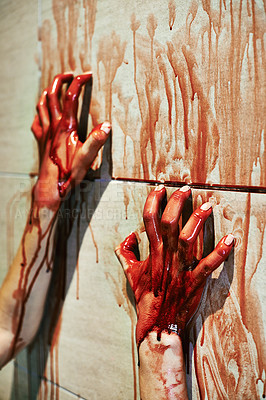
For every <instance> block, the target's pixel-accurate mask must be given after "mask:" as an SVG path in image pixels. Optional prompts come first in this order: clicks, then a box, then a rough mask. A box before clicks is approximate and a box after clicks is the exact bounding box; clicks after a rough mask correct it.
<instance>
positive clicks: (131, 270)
mask: <svg viewBox="0 0 266 400" xmlns="http://www.w3.org/2000/svg"><path fill="white" fill-rule="evenodd" d="M136 252H138V241H137V237H136V234H135V233H134V232H132V233H131V234H130V235H129V236H128V237H127V238H126V239H125V240H124V241H123V242H122V243H121V244H120V245H119V246H118V247H117V248H116V249H115V254H116V256H117V258H118V260H119V261H120V263H121V265H122V267H123V270H124V272H125V274H126V276H127V279H128V281H129V284H130V286H131V288H132V290H133V291H135V289H136V283H137V282H136V281H137V279H136V278H137V277H136V274H137V270H136V267H137V265H138V264H139V260H138V258H137V256H136Z"/></svg>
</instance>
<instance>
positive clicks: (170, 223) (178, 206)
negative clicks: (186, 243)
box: [161, 186, 191, 251]
mask: <svg viewBox="0 0 266 400" xmlns="http://www.w3.org/2000/svg"><path fill="white" fill-rule="evenodd" d="M190 193H191V190H190V188H189V186H183V187H182V188H181V189H179V190H176V191H175V192H174V193H173V194H172V196H171V197H170V199H169V201H168V203H167V205H166V207H165V210H164V212H163V215H162V219H161V229H162V237H163V242H164V244H165V245H166V246H167V247H169V248H170V249H171V250H173V251H174V250H177V244H178V222H179V218H180V215H181V212H182V209H183V207H184V204H185V202H186V200H187V199H188V197H189V195H190Z"/></svg>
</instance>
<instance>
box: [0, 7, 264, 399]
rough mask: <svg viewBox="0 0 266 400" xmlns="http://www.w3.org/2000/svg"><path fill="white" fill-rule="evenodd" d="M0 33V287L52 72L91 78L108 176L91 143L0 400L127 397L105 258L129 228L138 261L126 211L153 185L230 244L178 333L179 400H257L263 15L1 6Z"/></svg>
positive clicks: (119, 326) (26, 194) (129, 355)
mask: <svg viewBox="0 0 266 400" xmlns="http://www.w3.org/2000/svg"><path fill="white" fill-rule="evenodd" d="M0 20H1V24H0V29H1V35H0V38H1V46H0V54H1V65H0V68H1V94H0V95H1V112H0V119H1V126H2V131H1V136H0V140H1V145H0V152H1V157H0V183H1V188H2V190H1V196H0V204H1V208H0V220H1V226H2V229H1V241H0V245H1V255H2V257H1V269H0V278H1V280H2V279H3V277H4V275H5V273H6V271H7V268H8V265H9V264H10V262H11V260H12V257H13V256H14V253H15V251H16V248H17V246H18V243H19V240H20V237H21V234H22V230H23V225H24V223H25V219H26V215H27V210H28V208H29V200H30V187H31V185H32V184H33V182H34V177H32V176H33V175H35V174H36V173H37V171H38V170H37V165H38V164H37V151H36V146H35V143H34V140H33V137H32V136H31V133H30V126H31V122H32V119H33V116H34V106H35V104H36V100H37V98H38V95H39V93H40V92H41V90H42V89H43V88H45V87H46V86H47V85H48V84H49V83H50V82H51V80H52V78H53V76H54V74H56V73H58V72H61V71H67V70H73V71H74V72H75V73H80V72H82V71H85V70H88V69H91V70H92V71H93V73H94V84H93V94H92V107H91V115H90V125H92V124H93V123H97V122H101V121H103V120H105V119H111V120H112V124H113V134H112V135H113V136H112V166H113V169H112V179H111V178H110V177H109V175H108V165H107V164H108V159H109V158H110V157H108V146H106V147H107V149H106V150H107V151H106V152H105V153H107V154H105V156H104V168H102V170H101V177H100V179H98V180H97V181H95V182H87V184H86V185H85V186H84V187H83V189H82V191H81V193H80V192H79V191H76V192H75V198H76V200H78V203H77V205H75V207H73V206H72V211H71V213H72V214H71V215H72V216H76V218H75V219H74V220H73V221H72V222H73V226H72V228H71V229H70V225H69V224H68V225H66V223H65V222H61V224H60V226H59V229H60V230H59V234H60V238H61V240H59V241H58V244H57V257H56V258H55V276H54V281H53V285H52V288H51V292H50V294H49V298H48V300H49V301H48V304H47V308H46V312H45V318H44V320H43V323H42V327H41V329H40V333H39V335H38V336H37V338H36V340H35V342H34V344H33V345H32V346H30V348H29V349H27V350H25V351H24V352H22V353H21V354H20V355H19V356H18V357H17V359H16V361H15V363H14V364H13V363H10V365H8V366H7V367H6V368H4V369H3V370H2V371H1V374H0V399H3V400H5V399H19V400H20V399H28V398H33V399H35V398H38V399H57V398H59V399H60V400H62V399H63V400H65V399H67V400H68V399H75V398H85V399H90V400H94V399H95V400H96V399H97V400H98V399H101V400H103V399H104V400H105V399H106V400H107V399H108V400H109V399H114V400H124V399H136V398H138V382H137V381H138V378H137V353H136V349H135V346H134V325H135V322H136V316H135V311H134V308H133V306H132V303H131V300H132V298H131V293H130V290H129V288H128V287H127V285H126V280H125V277H124V275H123V272H122V270H121V267H120V265H119V263H118V261H117V260H116V258H115V256H114V251H113V250H114V248H115V246H116V245H117V244H118V243H120V242H121V241H122V239H124V237H125V236H126V235H127V234H128V233H129V232H130V231H132V230H136V229H137V230H138V231H139V232H140V237H141V248H142V256H143V257H145V255H146V254H147V250H148V248H147V240H146V238H145V235H144V234H143V233H141V232H142V230H143V225H142V209H143V205H144V202H145V198H146V196H147V194H148V193H149V191H150V190H151V189H152V187H153V186H152V184H153V183H155V182H159V181H160V182H166V183H167V185H168V186H169V189H168V193H169V194H170V193H171V192H172V191H173V190H174V184H175V185H176V184H183V183H184V182H185V183H190V184H192V186H193V196H192V202H191V204H188V206H187V207H188V208H189V207H194V208H195V207H196V206H197V205H198V204H200V203H201V202H202V201H207V200H209V201H211V202H212V204H213V209H214V212H213V217H214V218H213V224H214V236H213V237H209V238H207V239H209V240H214V241H215V243H217V242H218V241H219V240H220V239H221V238H222V237H223V236H224V235H225V234H227V233H229V232H232V233H233V234H234V235H235V236H236V246H235V250H234V254H233V255H232V256H230V257H229V260H228V261H227V262H226V263H225V264H224V265H223V266H221V267H220V268H219V270H218V271H216V272H215V274H213V276H212V277H211V278H210V279H209V280H208V283H207V285H206V290H205V291H204V294H203V298H202V303H201V305H200V307H199V309H198V310H197V313H196V315H195V317H194V318H193V320H192V321H191V324H190V341H191V345H190V363H189V366H190V373H189V376H188V383H189V394H190V397H191V398H193V399H198V398H200V395H201V398H208V399H220V398H225V399H232V398H234V399H259V398H261V396H262V393H263V382H262V381H263V380H264V379H265V359H266V357H265V356H266V354H265V349H266V347H265V334H264V332H265V329H266V314H265V306H266V298H265V293H266V285H265V279H264V271H263V268H265V259H266V248H265V245H266V243H265V224H266V212H265V211H266V209H265V188H266V175H265V171H266V169H265V152H264V149H265V84H266V80H265V52H263V46H264V42H263V39H264V40H265V29H264V28H265V5H264V3H263V2H262V1H260V0H256V1H255V0H234V1H233V0H223V1H222V0H220V1H219V0H216V1H215V0H212V1H210V2H207V1H203V0H202V1H197V0H196V1H195V0H191V1H174V0H173V1H170V2H169V3H168V1H159V0H154V1H153V2H152V3H151V2H149V1H146V0H145V1H135V2H133V4H132V2H128V1H115V0H113V1H112V2H109V1H106V0H102V1H98V2H97V1H96V0H91V1H87V0H84V1H81V0H77V1H66V0H61V1H52V0H39V2H37V1H36V0H35V1H33V0H27V1H24V2H21V3H17V2H15V1H13V0H11V1H1V5H0ZM170 28H172V29H170ZM118 178H119V179H118ZM236 189H238V190H236ZM67 210H69V204H67V205H66V213H68V211H67ZM77 215H78V216H77ZM210 223H211V222H210ZM60 267H61V268H60ZM62 299H63V300H62ZM193 346H194V351H193ZM40 377H41V378H40Z"/></svg>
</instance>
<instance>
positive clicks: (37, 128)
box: [31, 114, 42, 142]
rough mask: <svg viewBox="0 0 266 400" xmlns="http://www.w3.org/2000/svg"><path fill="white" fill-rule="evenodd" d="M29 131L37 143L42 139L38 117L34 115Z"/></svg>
mask: <svg viewBox="0 0 266 400" xmlns="http://www.w3.org/2000/svg"><path fill="white" fill-rule="evenodd" d="M31 131H32V133H33V134H34V136H35V138H36V140H37V142H40V140H41V137H42V127H41V123H40V118H39V115H38V114H36V115H35V117H34V120H33V123H32V125H31Z"/></svg>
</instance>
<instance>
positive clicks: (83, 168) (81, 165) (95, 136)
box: [72, 121, 111, 183]
mask: <svg viewBox="0 0 266 400" xmlns="http://www.w3.org/2000/svg"><path fill="white" fill-rule="evenodd" d="M110 131H111V124H110V123H109V122H108V121H106V122H104V123H103V124H100V125H98V126H97V127H96V128H94V129H93V130H92V131H91V133H90V135H89V137H88V138H87V140H86V141H85V143H84V144H83V145H82V146H81V147H80V149H79V151H78V153H77V155H76V157H75V160H74V163H73V168H72V171H73V172H72V176H73V177H74V178H75V180H76V181H81V180H82V179H83V178H84V176H85V174H86V172H87V170H88V169H89V168H90V166H91V164H92V163H93V161H94V160H95V158H96V156H97V154H98V151H99V150H100V148H101V147H102V146H103V145H104V143H105V142H106V140H107V139H108V136H109V133H110ZM76 183H77V182H76Z"/></svg>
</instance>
